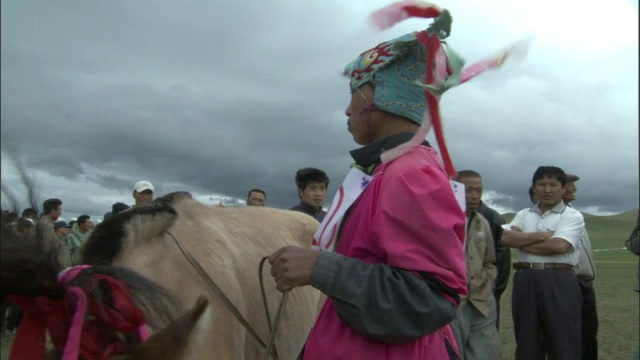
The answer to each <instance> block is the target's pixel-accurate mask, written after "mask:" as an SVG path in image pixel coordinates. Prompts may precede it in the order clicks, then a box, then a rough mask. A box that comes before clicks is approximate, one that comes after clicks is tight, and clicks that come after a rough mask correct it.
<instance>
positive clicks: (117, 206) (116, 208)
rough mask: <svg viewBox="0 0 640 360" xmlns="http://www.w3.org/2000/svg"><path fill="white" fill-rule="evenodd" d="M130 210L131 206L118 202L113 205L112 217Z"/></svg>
mask: <svg viewBox="0 0 640 360" xmlns="http://www.w3.org/2000/svg"><path fill="white" fill-rule="evenodd" d="M128 209H129V205H127V204H125V203H123V202H117V203H115V204H113V205H111V216H113V215H116V214H119V213H121V212H123V211H125V210H128Z"/></svg>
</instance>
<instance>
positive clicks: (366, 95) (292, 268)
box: [269, 1, 467, 360]
mask: <svg viewBox="0 0 640 360" xmlns="http://www.w3.org/2000/svg"><path fill="white" fill-rule="evenodd" d="M398 9H400V10H401V12H402V13H401V14H400V15H399V16H396V15H398V14H391V15H390V18H393V19H395V20H393V19H392V20H393V21H396V20H397V19H400V18H403V16H404V17H405V18H406V16H405V15H406V14H407V13H409V14H418V15H417V16H421V17H437V19H436V21H435V22H434V23H433V24H432V25H431V26H430V27H429V28H428V29H427V30H425V31H420V32H415V33H411V34H406V35H404V36H401V37H399V38H397V39H394V40H391V41H388V42H384V43H382V44H379V45H378V46H376V47H375V48H373V49H370V50H368V51H365V52H363V53H362V54H361V55H360V56H358V58H356V60H355V61H353V62H352V63H350V64H349V65H347V66H346V69H345V75H346V76H348V77H349V80H350V88H351V102H350V104H349V106H348V108H347V109H346V111H345V114H346V115H347V117H348V121H347V126H348V130H349V132H350V133H351V134H352V136H353V139H354V141H355V142H356V143H357V144H359V145H362V146H363V147H361V148H359V149H357V150H354V151H352V152H351V156H352V157H353V159H354V160H355V165H354V167H355V168H354V169H352V173H350V175H348V176H347V179H353V176H351V175H353V172H354V171H360V173H359V174H360V175H359V176H360V178H361V179H362V185H361V189H356V190H357V191H359V193H356V194H355V196H353V195H354V194H353V193H352V194H348V195H352V196H346V195H347V194H343V190H345V189H348V188H350V187H351V188H353V186H352V184H353V182H352V181H350V180H349V181H350V182H349V184H347V180H345V183H343V187H341V188H340V191H339V196H336V199H335V200H334V203H332V204H331V206H330V207H329V211H328V213H327V216H326V217H325V219H324V221H323V223H322V224H321V225H320V230H319V231H318V232H317V233H316V237H314V249H302V248H298V247H284V248H282V249H280V250H278V251H276V252H275V253H273V254H271V256H270V257H269V262H270V263H271V265H272V267H271V274H272V275H273V276H274V278H275V281H276V286H277V288H278V289H279V290H280V291H287V290H289V289H292V288H294V287H296V286H304V285H311V286H313V287H315V288H317V289H319V290H320V291H322V292H323V293H324V294H326V295H327V300H326V301H325V303H324V305H323V306H322V309H321V311H320V313H319V316H318V319H317V321H316V324H315V325H314V327H313V329H312V331H311V333H310V335H309V338H308V340H307V343H306V345H305V349H304V350H303V353H302V356H303V358H304V359H305V360H308V359H366V360H376V359H435V360H441V359H442V360H444V359H459V355H458V348H457V345H456V343H455V338H454V336H453V333H452V331H451V328H450V326H449V325H448V324H449V323H450V322H451V321H452V320H453V319H454V318H455V315H456V308H457V306H458V303H459V297H460V295H466V294H467V279H466V273H465V271H466V270H465V255H464V251H463V242H464V232H465V213H464V210H463V209H462V207H461V205H460V204H459V203H458V201H457V200H456V197H455V195H454V187H456V186H461V184H453V183H452V182H450V180H449V176H451V175H453V174H452V173H451V171H450V169H453V167H452V164H451V163H450V161H448V160H447V159H448V157H447V156H444V158H445V163H446V164H447V166H444V165H443V162H441V161H440V159H439V158H438V155H437V153H436V151H435V150H433V149H432V148H431V147H430V145H429V144H428V143H427V142H426V141H424V138H425V136H426V133H427V131H428V130H429V127H430V126H431V124H432V123H433V125H434V129H435V130H436V137H437V138H438V141H439V142H441V141H443V139H442V138H441V135H442V133H441V132H440V131H441V126H440V118H439V110H438V102H437V99H438V98H439V95H441V93H442V92H443V91H444V90H446V89H447V88H448V87H450V86H452V84H453V83H455V82H456V81H457V80H456V79H459V76H460V70H461V66H462V65H461V62H460V61H457V60H458V59H456V61H450V59H449V58H448V57H447V56H448V55H447V54H448V52H446V51H444V50H443V47H442V46H443V44H441V43H440V39H441V38H444V37H446V36H448V34H449V30H450V25H451V17H450V14H449V13H448V12H447V11H446V10H442V9H440V8H438V7H436V6H434V5H431V4H419V3H417V2H414V1H404V2H401V3H398V4H394V5H392V6H390V7H389V8H388V9H383V10H384V11H383V13H385V11H387V12H388V11H391V12H393V11H396V10H398ZM405 10H406V11H405ZM385 14H386V13H385ZM394 16H395V17H394ZM383 22H384V21H383ZM427 69H429V70H431V71H427ZM453 74H457V76H458V77H456V78H452V79H451V81H447V77H448V76H449V77H453ZM425 85H427V86H425ZM443 148H445V147H444V146H443V142H442V143H441V145H440V149H443ZM443 152H444V153H446V150H443ZM445 168H446V169H447V170H449V171H445ZM448 172H449V173H448ZM355 187H356V188H357V187H358V186H355ZM356 190H354V192H356ZM342 195H345V196H342ZM347 198H349V199H354V198H355V200H354V201H353V203H352V204H350V205H345V204H344V203H341V202H342V200H344V199H347ZM338 203H340V204H338ZM334 206H335V207H336V208H340V209H343V212H338V211H336V212H335V213H334V211H333V208H334ZM345 208H346V210H344V209H345ZM336 220H337V221H336ZM317 249H320V250H325V251H318V250H317Z"/></svg>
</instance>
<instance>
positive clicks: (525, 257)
mask: <svg viewBox="0 0 640 360" xmlns="http://www.w3.org/2000/svg"><path fill="white" fill-rule="evenodd" d="M566 183H567V177H566V174H565V173H564V171H563V170H562V169H560V168H558V167H555V166H540V167H539V168H538V169H537V170H536V171H535V173H534V174H533V179H532V185H533V192H534V195H535V198H536V199H537V200H538V202H537V203H536V205H534V206H533V207H531V208H526V209H524V210H521V211H519V212H518V213H517V214H516V216H515V217H514V219H513V221H512V222H511V224H510V225H509V230H507V229H505V230H504V233H503V235H502V240H501V241H502V243H503V244H504V245H507V246H509V247H512V248H515V249H516V255H517V256H518V262H517V263H515V264H514V269H516V270H518V271H517V272H516V274H515V276H514V280H513V292H512V318H513V324H514V332H515V337H516V359H518V360H522V359H531V360H538V359H543V358H544V356H545V354H548V356H549V358H550V359H562V360H580V359H581V358H582V336H581V334H582V331H581V322H582V315H581V309H582V294H581V291H580V285H579V283H578V278H577V277H576V275H575V273H574V272H573V269H574V267H575V266H576V265H577V264H578V260H579V258H580V239H581V237H582V235H583V233H584V230H585V226H584V219H583V217H582V214H581V213H580V212H579V211H577V210H575V209H573V208H571V207H569V206H567V205H565V204H564V202H563V201H562V196H563V195H564V192H565V188H564V185H565V184H566ZM543 344H544V346H543Z"/></svg>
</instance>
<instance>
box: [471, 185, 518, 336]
mask: <svg viewBox="0 0 640 360" xmlns="http://www.w3.org/2000/svg"><path fill="white" fill-rule="evenodd" d="M477 179H479V181H480V183H479V184H478V185H479V189H480V196H482V190H483V185H482V178H481V177H480V175H478V178H477ZM477 212H478V213H479V214H481V215H482V216H483V217H484V218H485V219H487V222H489V227H490V228H491V237H492V238H493V243H494V247H495V251H496V264H495V265H496V269H497V271H498V274H497V276H496V281H495V286H494V289H493V295H494V297H495V299H496V329H499V328H500V297H502V293H503V292H504V290H505V289H506V288H507V285H508V284H509V275H510V274H511V249H510V248H509V247H507V246H504V245H502V244H501V243H500V238H501V237H502V225H504V224H505V223H506V221H505V220H504V218H503V217H502V215H500V214H499V213H498V212H497V211H495V210H493V209H492V208H490V207H488V206H487V205H486V204H485V203H484V202H483V201H480V206H478V210H477Z"/></svg>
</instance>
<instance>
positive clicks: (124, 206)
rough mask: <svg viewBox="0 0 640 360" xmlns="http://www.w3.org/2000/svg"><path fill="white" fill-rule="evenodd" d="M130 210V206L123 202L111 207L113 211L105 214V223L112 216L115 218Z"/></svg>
mask: <svg viewBox="0 0 640 360" xmlns="http://www.w3.org/2000/svg"><path fill="white" fill-rule="evenodd" d="M129 208H130V206H129V205H127V204H125V203H122V202H117V203H115V204H113V205H111V211H109V212H108V213H106V214H104V217H103V221H105V220H109V219H110V218H111V217H112V216H115V215H117V214H119V213H121V212H123V211H125V210H127V209H129Z"/></svg>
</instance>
